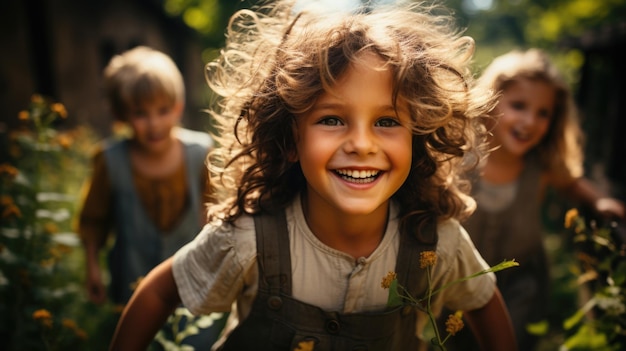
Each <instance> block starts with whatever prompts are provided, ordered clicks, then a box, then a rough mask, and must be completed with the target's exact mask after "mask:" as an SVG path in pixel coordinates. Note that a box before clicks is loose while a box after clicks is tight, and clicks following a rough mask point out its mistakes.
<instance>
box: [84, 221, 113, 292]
mask: <svg viewBox="0 0 626 351" xmlns="http://www.w3.org/2000/svg"><path fill="white" fill-rule="evenodd" d="M80 233H81V237H82V244H83V248H84V250H85V265H86V269H87V281H86V285H87V295H88V297H89V300H90V301H91V302H93V303H96V304H101V303H103V302H104V301H106V298H107V294H106V288H105V286H104V283H103V282H102V270H101V268H100V255H99V252H100V249H101V248H102V243H101V240H99V239H98V238H102V237H105V236H106V234H105V233H101V232H99V231H98V229H97V228H94V227H93V226H85V225H83V226H81V227H80Z"/></svg>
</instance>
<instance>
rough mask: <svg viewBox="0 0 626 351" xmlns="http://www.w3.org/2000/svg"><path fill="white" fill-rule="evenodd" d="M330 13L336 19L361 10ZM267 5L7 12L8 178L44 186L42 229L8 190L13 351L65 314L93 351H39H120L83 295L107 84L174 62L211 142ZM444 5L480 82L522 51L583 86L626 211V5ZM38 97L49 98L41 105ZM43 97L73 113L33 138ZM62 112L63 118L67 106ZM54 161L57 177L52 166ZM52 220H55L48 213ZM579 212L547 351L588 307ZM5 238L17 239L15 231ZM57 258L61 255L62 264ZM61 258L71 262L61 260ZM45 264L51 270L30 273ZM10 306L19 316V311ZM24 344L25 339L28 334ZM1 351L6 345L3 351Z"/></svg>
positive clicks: (167, 0)
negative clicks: (114, 74)
mask: <svg viewBox="0 0 626 351" xmlns="http://www.w3.org/2000/svg"><path fill="white" fill-rule="evenodd" d="M301 1H315V0H301ZM388 1H390V0H387V2H388ZM318 2H319V3H320V4H321V5H322V6H327V7H328V9H329V10H330V11H332V10H333V9H335V8H336V9H339V8H341V7H345V6H350V5H353V4H354V3H355V2H358V1H357V0H318ZM379 2H385V1H379ZM254 3H255V1H253V0H90V1H79V0H21V1H11V0H10V1H4V2H2V5H0V6H1V7H0V8H1V10H0V23H3V28H4V30H2V31H0V52H1V54H0V113H1V115H0V176H2V177H4V176H5V175H7V174H8V176H7V177H10V176H13V180H15V176H14V174H13V173H11V172H9V171H12V170H10V169H8V168H7V169H5V168H2V167H3V163H4V162H7V160H18V161H20V160H21V162H22V163H20V162H17V163H16V165H17V167H18V169H19V170H20V172H22V174H24V175H27V176H32V177H34V179H37V182H34V181H32V179H33V178H29V180H30V181H28V182H22V183H19V184H18V183H15V184H18V185H20V186H21V188H20V190H19V192H20V194H22V195H19V196H23V197H27V196H26V195H25V194H30V195H28V196H32V197H33V198H36V199H37V200H36V201H34V205H33V206H31V207H30V211H31V212H32V213H31V214H32V218H31V217H28V216H27V209H26V207H21V211H22V212H21V213H19V214H20V216H21V217H19V218H18V216H17V215H16V213H15V212H14V213H8V215H7V211H8V210H7V209H9V208H10V207H9V206H8V205H6V204H4V202H5V201H4V196H5V195H4V194H8V193H10V192H11V191H9V190H10V189H11V188H7V185H5V183H4V178H2V179H0V180H2V182H0V195H2V196H3V205H2V206H3V207H2V209H3V211H4V212H3V214H2V221H3V223H2V226H0V227H3V229H2V231H1V232H0V233H1V234H2V235H0V239H2V240H3V241H0V311H2V313H0V314H3V317H2V318H0V340H7V338H8V339H9V340H13V344H16V345H17V344H19V343H16V341H15V340H18V339H21V338H22V339H23V338H24V337H27V336H30V335H33V334H32V333H36V332H37V329H36V328H37V325H32V326H31V325H29V323H31V324H32V323H33V319H34V320H35V321H37V320H39V321H46V320H47V319H46V318H47V315H45V314H41V313H39V314H36V313H35V312H40V311H41V308H44V309H46V310H47V311H50V312H51V313H52V317H51V318H54V317H55V316H57V315H60V316H61V317H63V318H64V319H63V321H64V322H63V326H64V328H65V329H63V330H66V331H67V330H69V331H72V332H73V333H74V339H72V340H73V341H72V342H77V343H79V344H71V345H73V346H72V347H76V345H80V347H79V348H68V346H67V345H70V344H63V343H61V342H60V341H59V340H58V337H56V338H55V342H56V344H54V345H56V346H54V345H53V346H50V345H48V346H47V347H44V346H41V344H37V343H35V342H33V344H32V345H30V346H29V348H28V349H33V350H38V349H45V350H52V349H81V350H82V349H84V350H90V349H94V350H96V349H106V343H107V338H108V335H109V334H108V333H110V331H111V328H112V326H113V325H114V323H115V320H114V318H109V317H108V314H114V313H119V309H117V307H116V306H109V309H108V310H106V311H104V312H103V309H102V308H99V307H97V306H92V305H90V304H89V303H88V302H86V300H85V298H84V295H83V293H82V286H81V284H82V280H83V279H84V278H83V275H84V271H83V270H84V268H83V253H82V252H81V249H80V245H79V243H78V242H77V238H76V236H75V234H73V230H74V227H73V221H74V219H75V214H76V213H77V208H76V206H77V203H78V198H79V196H80V195H79V193H80V187H81V182H82V181H83V180H84V179H86V177H87V175H88V170H89V167H88V166H89V156H90V148H91V147H92V146H93V145H94V144H95V143H96V142H97V141H99V140H101V139H102V138H104V137H107V136H110V135H111V134H112V133H113V132H114V129H113V125H112V118H111V116H110V114H109V111H108V110H107V107H106V105H105V102H104V96H103V91H102V79H101V77H102V70H103V69H104V67H105V65H106V64H107V63H108V61H109V59H110V58H111V57H112V56H113V55H115V54H118V53H121V52H123V51H125V50H127V49H130V48H132V47H134V46H137V45H147V46H151V47H153V48H155V49H159V50H161V51H164V52H165V53H167V54H169V55H170V56H171V57H172V58H173V59H174V61H175V62H176V63H177V65H178V67H179V68H180V70H181V71H182V73H183V76H184V80H185V84H186V90H187V105H186V111H185V116H184V118H183V124H184V125H185V126H186V127H189V128H192V129H196V130H207V129H208V128H210V120H209V117H208V115H207V114H206V113H205V112H203V109H205V108H206V107H207V106H208V104H209V103H210V101H211V93H210V91H209V90H208V87H207V86H206V84H205V78H204V65H205V64H206V63H207V62H209V61H210V60H211V59H213V58H214V57H215V56H216V54H217V52H218V50H219V48H220V46H221V45H222V44H223V42H224V29H225V27H226V25H227V21H228V18H229V17H230V15H231V14H232V13H233V12H234V11H236V10H237V9H239V8H245V7H250V6H251V5H252V4H254ZM442 3H443V4H445V5H446V6H448V7H449V8H451V9H453V10H454V15H455V17H456V18H457V19H458V25H459V27H461V28H465V29H466V33H467V34H468V35H470V36H472V37H473V38H474V39H475V41H476V43H477V51H476V53H475V62H474V68H475V72H476V75H479V74H480V72H481V70H482V69H483V68H485V67H486V66H487V65H488V64H489V63H490V62H491V60H492V59H493V58H494V57H496V56H498V55H500V54H503V53H505V52H507V51H510V50H511V49H514V48H519V49H527V48H530V47H537V48H541V49H543V50H545V51H547V52H548V53H549V54H550V55H551V57H552V58H553V60H554V61H555V62H556V64H557V65H558V66H559V68H560V69H561V71H562V72H563V73H564V75H565V77H566V79H567V81H568V82H569V84H570V85H571V87H572V90H573V91H574V93H575V97H576V100H577V103H578V105H579V107H580V109H581V112H582V119H583V121H582V122H583V127H584V130H585V132H586V135H587V139H586V146H585V152H586V163H585V170H586V174H587V175H588V176H589V177H590V178H591V179H592V180H594V181H595V182H596V183H597V184H599V185H600V187H601V188H602V189H604V190H605V191H606V192H607V193H610V194H611V195H613V196H615V197H617V198H620V199H622V200H624V199H625V190H626V162H625V161H624V160H625V159H624V155H626V142H624V139H622V138H623V136H621V133H624V132H626V67H625V66H626V50H625V49H624V48H625V47H626V0H449V1H442ZM34 95H35V96H37V98H33V96H34ZM40 96H41V97H45V98H49V99H50V101H53V102H59V103H61V104H63V109H62V110H61V111H62V113H60V114H59V116H60V117H62V118H51V119H48V120H47V122H46V123H48V124H46V125H44V126H43V127H42V126H41V125H37V123H35V125H34V126H33V124H32V121H33V120H35V119H34V118H33V117H32V116H33V114H36V113H39V112H37V111H40V110H38V109H37V108H38V106H39V105H37V104H40V102H41V101H40V100H39V97H40ZM33 106H34V107H33ZM25 110H28V111H29V113H30V116H31V117H30V118H28V114H24V113H23V111H25ZM53 110H54V109H53ZM56 110H57V111H59V110H58V106H57V109H56ZM27 122H28V123H31V124H28V123H27ZM25 128H26V129H28V128H31V129H32V130H34V132H35V134H36V142H32V143H31V144H29V142H28V140H26V139H24V138H23V137H24V135H25V134H16V131H24V129H25ZM51 130H53V132H51ZM50 133H52V134H50ZM20 138H22V139H20ZM16 140H17V141H19V142H20V143H21V144H19V145H20V147H21V149H19V148H17V147H16V146H15V145H17V144H15V143H14V141H16ZM24 140H26V141H24ZM33 140H35V139H33ZM44 142H46V143H48V145H51V146H50V147H49V148H47V149H46V151H50V150H51V151H54V152H57V153H58V154H55V155H53V154H52V153H50V154H46V155H45V157H42V154H41V150H42V146H41V145H43V143H44ZM28 145H30V146H28ZM28 147H30V149H28ZM28 150H30V151H28ZM33 155H35V156H36V157H35V156H33ZM33 157H34V158H35V159H37V162H39V163H38V164H37V165H33V164H31V163H29V162H30V161H32V159H33ZM44 160H45V162H47V163H45V164H44V163H42V162H43V161H44ZM27 161H28V162H27ZM18 180H19V178H18ZM11 184H13V183H11ZM33 184H34V185H33ZM8 186H9V187H11V186H14V187H15V186H16V185H8ZM43 188H45V189H47V191H52V190H54V192H50V193H46V194H52V193H54V194H57V195H55V196H50V195H47V197H44V200H42V197H41V196H39V195H41V190H42V189H43ZM7 189H9V190H7ZM14 189H16V188H14ZM51 189H52V190H51ZM17 192H18V191H17V190H16V191H14V192H13V193H17ZM61 192H62V193H64V194H68V195H67V197H63V196H60V195H58V194H59V193H61ZM37 194H39V195H37ZM16 196H18V195H16ZM23 202H24V201H23ZM5 205H6V206H5ZM44 210H45V211H48V212H42V211H44ZM62 210H64V212H63V211H62ZM566 210H567V208H566V207H564V205H563V204H561V203H559V202H558V201H550V202H549V203H548V204H547V205H546V208H545V209H544V213H545V221H546V224H547V227H546V228H547V229H548V230H549V231H550V233H547V234H548V235H547V236H546V241H547V243H548V248H549V249H551V255H552V259H553V261H554V269H553V277H554V280H555V281H556V283H557V284H555V285H556V289H555V291H554V295H555V296H554V299H553V300H554V303H553V309H554V311H553V318H552V320H551V321H550V327H549V330H547V329H546V330H543V331H540V332H542V333H544V334H545V335H546V342H545V345H544V346H543V347H544V349H545V350H556V349H558V346H556V345H559V344H560V343H562V342H563V340H564V339H565V334H567V333H566V332H564V331H563V330H562V329H561V322H562V321H563V320H564V319H566V318H567V317H568V316H569V315H571V314H572V313H574V312H575V311H576V309H577V308H578V307H579V306H578V305H579V303H578V289H577V285H576V275H577V274H578V272H579V271H577V270H576V263H575V262H574V263H573V255H572V253H571V252H569V251H568V250H565V249H567V248H568V247H569V246H571V244H569V240H570V239H569V238H567V237H566V236H564V234H563V230H562V229H563V215H564V213H565V211H566ZM60 213H62V214H63V215H61V214H60ZM5 215H7V216H9V217H6V216H5ZM11 215H13V217H15V218H18V219H19V220H20V221H21V222H20V221H18V222H19V223H22V224H20V225H21V226H22V227H20V228H21V229H20V230H25V232H27V233H30V234H28V235H29V238H31V239H29V240H30V242H32V237H37V236H36V235H35V234H32V233H39V232H40V233H42V234H41V235H42V236H41V238H44V239H41V240H43V241H41V242H42V243H43V244H41V245H40V246H39V249H37V250H41V252H39V251H37V250H35V249H33V248H32V247H30V246H29V247H28V250H26V249H24V250H22V249H21V248H20V249H19V250H22V251H19V252H18V251H16V250H18V249H17V248H15V247H13V246H9V245H15V242H14V241H11V242H9V241H8V240H14V239H15V238H16V237H17V234H15V232H14V231H12V230H13V228H14V222H9V219H10V218H11V217H10V216H11ZM29 218H30V219H29ZM16 221H17V219H16ZM18 222H15V223H18ZM51 223H52V224H51ZM5 227H6V228H9V227H10V228H11V229H10V230H9V229H6V230H5ZM24 228H26V229H24ZM50 234H55V235H54V236H51V235H50ZM50 237H52V238H53V239H50ZM7 238H9V239H7ZM5 239H6V240H5ZM31 244H32V243H31ZM29 245H30V244H29ZM7 248H11V250H14V251H13V252H11V251H10V250H8V249H7ZM51 248H55V249H57V251H54V252H53V251H50V249H51ZM59 248H61V249H63V250H61V251H60V253H59V252H58V250H59ZM44 251H45V252H44ZM7 252H9V253H7ZM51 252H52V253H51ZM622 256H623V255H622ZM16 257H17V258H16ZM52 259H53V261H50V260H52ZM35 260H37V261H36V262H40V263H41V264H40V265H38V266H37V267H33V266H32V265H29V262H31V263H32V262H33V261H35ZM44 263H45V264H44ZM42 267H43V270H42ZM50 267H52V268H50ZM16 281H19V284H18V283H15V282H16ZM16 294H17V295H16ZM16 296H17V297H16ZM9 297H10V299H11V300H10V301H12V302H11V303H12V304H14V305H12V306H7V305H8V303H7V301H9ZM9 312H10V313H9ZM68 319H69V320H70V321H73V322H74V323H75V324H71V323H69V322H68V324H67V325H66V324H65V321H66V320H68ZM24 325H26V326H24ZM20 328H21V329H20ZM14 330H20V333H21V334H16V332H14ZM81 331H82V332H83V333H84V335H83V334H81V333H80V332H81ZM570 334H571V333H570ZM59 335H60V334H59ZM75 339H76V340H75ZM68 340H69V339H68ZM1 345H2V342H0V349H2V347H1ZM33 345H34V346H33ZM9 349H11V348H9ZM607 350H608V349H607Z"/></svg>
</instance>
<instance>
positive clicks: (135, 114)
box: [126, 99, 183, 153]
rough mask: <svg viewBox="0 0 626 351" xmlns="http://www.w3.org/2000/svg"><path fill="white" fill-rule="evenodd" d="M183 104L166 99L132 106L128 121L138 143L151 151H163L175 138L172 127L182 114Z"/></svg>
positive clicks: (176, 123)
mask: <svg viewBox="0 0 626 351" xmlns="http://www.w3.org/2000/svg"><path fill="white" fill-rule="evenodd" d="M182 108H183V106H182V104H181V103H176V104H174V105H172V104H171V103H168V102H167V101H166V100H165V99H157V100H155V101H153V102H150V103H144V104H142V105H139V106H134V107H131V108H130V109H129V110H128V113H127V115H126V121H127V122H128V124H129V125H130V127H131V128H132V129H133V140H134V141H135V142H136V145H137V146H139V147H140V148H142V149H143V150H144V151H147V152H149V153H162V152H165V151H166V150H167V149H169V148H170V146H171V145H172V142H173V140H174V136H173V133H172V129H173V128H174V127H175V126H177V125H178V123H179V122H180V118H181V116H182Z"/></svg>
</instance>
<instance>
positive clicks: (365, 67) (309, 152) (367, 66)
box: [296, 53, 412, 216]
mask: <svg viewBox="0 0 626 351" xmlns="http://www.w3.org/2000/svg"><path fill="white" fill-rule="evenodd" d="M382 65H383V61H382V59H380V58H379V57H378V56H376V55H375V54H372V53H365V54H363V55H362V56H361V61H360V62H359V63H357V64H353V65H351V66H350V67H349V68H348V69H347V70H346V72H344V73H343V74H342V76H340V79H338V80H337V82H336V84H335V85H334V86H333V89H332V92H328V91H326V92H324V93H322V94H321V95H320V97H319V98H318V99H317V101H316V102H315V104H314V106H313V108H312V109H311V110H310V111H308V112H306V113H304V114H302V115H299V116H298V119H297V120H298V122H297V135H296V148H297V157H298V160H299V161H300V166H301V167H302V172H303V173H304V176H305V178H306V181H307V197H306V201H307V202H306V204H305V206H306V207H308V208H309V209H315V211H318V210H319V211H329V213H334V214H342V215H356V216H360V215H370V214H372V213H373V212H375V211H376V210H379V213H383V211H384V214H385V215H386V211H387V206H388V202H389V199H390V197H391V196H392V195H393V194H394V193H395V192H396V191H397V190H398V189H399V188H400V186H401V185H402V184H403V183H404V181H405V180H406V178H407V176H408V174H409V171H410V169H411V156H412V132H411V118H410V115H409V110H408V106H407V104H406V102H404V101H402V99H398V104H397V106H395V108H394V105H393V101H392V91H393V83H392V82H393V81H392V73H391V71H390V70H389V69H388V68H384V67H382Z"/></svg>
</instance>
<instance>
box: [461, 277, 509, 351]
mask: <svg viewBox="0 0 626 351" xmlns="http://www.w3.org/2000/svg"><path fill="white" fill-rule="evenodd" d="M465 317H466V320H467V322H468V324H469V327H470V329H471V330H472V332H473V333H474V336H475V337H476V340H477V341H478V344H479V345H480V348H481V349H482V350H483V351H502V350H508V351H516V350H517V343H516V341H515V332H514V331H513V324H512V323H511V318H510V316H509V312H508V311H507V309H506V306H505V304H504V300H503V299H502V295H501V294H500V290H498V288H496V290H495V292H494V294H493V296H492V297H491V300H489V302H487V304H486V305H485V306H483V307H481V308H479V309H476V310H472V311H468V312H466V313H465Z"/></svg>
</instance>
